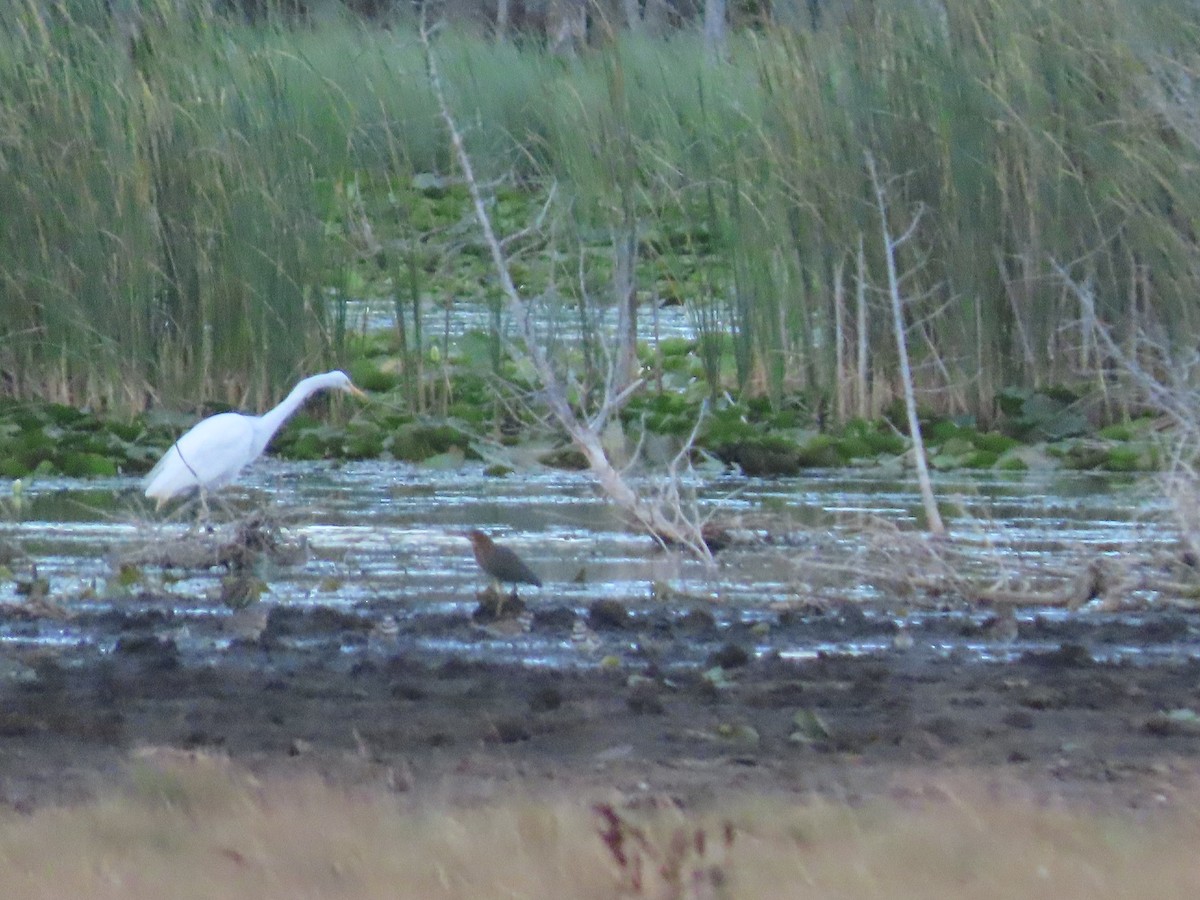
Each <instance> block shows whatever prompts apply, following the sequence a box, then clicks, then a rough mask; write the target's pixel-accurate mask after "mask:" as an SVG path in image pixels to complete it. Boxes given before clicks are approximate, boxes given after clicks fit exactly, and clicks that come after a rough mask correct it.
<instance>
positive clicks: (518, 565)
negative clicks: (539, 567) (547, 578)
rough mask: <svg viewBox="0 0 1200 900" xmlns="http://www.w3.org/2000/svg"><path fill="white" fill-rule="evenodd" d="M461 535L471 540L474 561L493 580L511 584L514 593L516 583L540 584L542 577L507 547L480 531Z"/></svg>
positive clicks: (539, 585)
mask: <svg viewBox="0 0 1200 900" xmlns="http://www.w3.org/2000/svg"><path fill="white" fill-rule="evenodd" d="M463 537H465V538H467V540H469V541H470V542H471V549H473V550H474V551H475V562H477V563H479V568H481V569H483V571H484V572H486V573H487V575H488V576H489V577H491V578H492V579H494V580H495V581H499V582H501V583H502V584H503V583H506V582H507V583H508V584H511V585H513V593H514V594H515V593H516V592H517V590H516V586H517V585H518V584H533V585H536V586H537V587H541V586H542V579H540V578H538V577H537V574H536V573H535V572H534V571H533V569H531V568H529V566H527V565H525V561H524V560H522V559H521V557H519V556H517V554H515V553H513V551H511V550H509V549H508V548H507V547H502V546H501V545H500V544H497V543H496V542H495V541H493V540H492V539H491V538H490V537H488V536H487V535H486V534H484V533H483V532H482V531H479V530H472V531H468V532H466V533H465V534H464V535H463Z"/></svg>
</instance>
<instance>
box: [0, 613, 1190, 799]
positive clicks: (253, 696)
mask: <svg viewBox="0 0 1200 900" xmlns="http://www.w3.org/2000/svg"><path fill="white" fill-rule="evenodd" d="M142 600H143V602H142V604H141V606H140V607H139V608H138V609H137V610H136V611H130V612H128V613H124V612H120V611H114V610H112V609H107V610H105V611H103V612H102V613H96V614H93V615H92V616H91V618H90V619H89V616H88V614H87V613H86V612H81V613H79V614H77V615H76V616H75V617H74V620H73V625H74V626H75V627H76V628H86V630H87V631H88V632H89V633H91V634H93V635H95V636H97V637H96V638H95V639H94V640H91V641H88V642H80V643H78V644H73V645H70V646H65V647H64V646H46V647H40V648H39V647H33V648H30V647H29V646H25V647H22V648H20V649H15V648H13V647H12V646H9V647H7V648H3V647H0V656H3V657H4V659H5V661H6V665H7V670H6V671H7V674H6V676H5V678H4V680H3V681H2V682H0V804H2V805H5V806H8V807H10V808H16V809H31V808H34V807H36V806H38V805H41V804H45V803H50V802H59V801H64V800H72V799H78V798H83V797H87V796H90V795H92V794H94V793H95V792H96V791H98V790H100V789H102V788H103V787H105V786H108V785H111V784H113V783H119V782H120V781H121V779H123V778H127V777H129V772H130V765H129V762H130V759H131V758H133V757H135V756H136V754H137V753H138V751H139V750H141V749H142V748H146V747H162V746H168V747H173V748H180V749H184V750H199V751H204V752H215V753H221V754H228V755H229V756H230V757H232V758H233V759H235V760H236V761H238V762H240V763H243V764H245V765H247V766H249V767H250V768H251V769H253V770H256V771H264V772H266V771H271V772H276V771H293V770H295V771H313V770H316V771H319V772H322V773H324V774H325V775H327V776H328V777H329V778H330V779H332V780H334V781H336V782H338V783H351V784H364V783H369V784H378V785H383V786H385V787H386V789H388V790H395V791H398V792H419V791H422V790H428V789H435V790H439V791H444V790H446V789H447V788H449V789H450V790H452V791H455V792H463V793H465V794H467V795H470V794H472V793H478V792H484V793H486V792H487V791H489V790H491V788H492V787H493V786H495V785H498V784H511V783H514V782H517V783H521V784H529V785H532V786H535V787H537V788H539V789H540V788H548V789H558V788H564V789H567V790H573V789H576V788H581V787H601V786H612V787H614V788H617V789H620V790H627V791H639V790H650V791H658V792H666V793H668V794H671V795H674V796H677V797H679V798H681V799H682V800H686V801H689V802H703V801H704V800H706V799H711V798H714V797H716V796H719V795H720V794H721V793H722V792H723V791H726V790H733V789H747V790H761V791H771V792H784V793H789V794H797V795H807V794H811V793H813V792H817V793H828V794H833V795H836V796H838V797H850V798H854V797H857V796H862V795H869V794H871V793H872V792H874V791H878V790H882V789H884V788H885V787H886V786H887V785H888V784H889V783H890V782H891V781H892V780H893V779H894V777H895V776H896V775H897V774H899V773H901V772H904V771H908V770H911V769H914V768H917V769H925V770H929V769H932V770H935V771H936V770H939V769H948V768H968V769H979V770H983V771H986V772H991V773H996V774H998V775H1004V776H1008V777H1011V778H1013V779H1015V780H1017V781H1022V782H1025V783H1028V784H1031V785H1034V786H1035V787H1036V786H1044V787H1045V790H1046V791H1047V792H1048V793H1052V794H1055V795H1060V794H1066V795H1078V796H1080V797H1082V798H1085V799H1087V798H1094V797H1103V798H1108V800H1109V801H1111V800H1112V799H1114V798H1115V800H1116V801H1117V802H1119V803H1120V804H1122V805H1134V806H1142V805H1160V804H1169V803H1170V802H1171V794H1172V790H1173V788H1174V787H1175V786H1177V785H1180V784H1183V783H1184V782H1186V781H1188V780H1189V779H1191V778H1192V777H1194V776H1195V774H1196V773H1197V772H1198V771H1200V766H1198V765H1197V764H1198V763H1200V719H1197V718H1196V716H1195V715H1193V714H1192V712H1191V711H1194V710H1200V661H1197V658H1196V656H1197V653H1198V652H1200V641H1198V640H1197V634H1198V629H1200V617H1198V616H1195V615H1192V614H1185V613H1174V612H1172V613H1161V614H1146V615H1142V616H1139V617H1137V618H1126V619H1119V620H1118V619H1113V618H1105V617H1103V616H1098V615H1090V614H1087V613H1078V614H1072V615H1066V616H1060V617H1057V618H1051V617H1049V616H1045V617H1039V616H1037V615H1034V614H1022V616H1020V617H1019V618H1018V619H1017V627H1016V629H1015V631H1016V633H1015V635H1014V634H1013V633H1012V629H1011V628H1010V629H1009V630H1008V631H1007V632H1005V630H1004V629H1003V628H999V629H998V628H996V624H997V623H996V622H994V621H991V620H989V619H988V617H986V616H981V615H978V614H975V613H972V612H961V613H955V612H950V613H945V614H939V615H928V616H925V617H923V618H920V619H914V620H912V621H911V622H910V623H909V624H908V626H907V627H906V628H904V629H903V630H901V629H899V628H898V627H897V625H896V623H895V621H894V620H893V619H891V618H889V617H887V616H881V615H870V614H866V613H864V612H863V611H861V610H860V609H859V608H857V607H853V606H848V607H844V608H841V609H837V608H835V609H784V610H774V611H770V612H762V613H760V614H758V615H757V616H756V617H755V618H754V619H743V618H741V617H739V616H738V615H737V614H734V613H723V612H722V611H721V610H720V609H718V608H715V607H712V608H710V607H706V606H687V607H683V606H680V607H675V608H670V609H665V610H664V609H659V608H655V607H649V606H648V607H646V608H642V609H630V608H626V607H623V606H622V605H621V604H616V603H613V602H605V603H598V604H595V605H593V607H592V608H591V609H579V610H577V609H572V608H568V607H564V606H559V605H555V604H554V603H553V602H546V601H541V600H538V599H534V598H530V599H528V600H527V601H526V602H524V603H519V602H512V603H502V604H499V608H498V609H497V606H496V604H494V603H492V604H481V607H480V609H478V610H476V611H475V614H474V615H472V614H470V613H464V614H458V613H445V612H442V613H437V614H433V613H431V614H427V615H411V616H406V617H402V618H400V619H397V618H396V617H394V616H391V615H381V614H374V613H371V612H370V611H362V612H357V611H346V610H344V609H339V608H333V607H310V608H307V609H295V608H289V607H285V606H277V607H272V608H270V609H269V610H268V609H266V608H256V607H257V606H260V605H252V606H251V607H250V608H249V610H247V611H246V612H244V613H239V614H237V615H236V616H225V617H213V616H210V617H208V618H206V619H196V618H190V617H187V616H184V615H182V614H180V613H177V612H175V611H173V610H174V608H173V606H172V604H171V602H170V601H169V599H163V600H162V602H161V608H156V607H155V601H154V598H142ZM5 615H6V616H7V617H8V619H9V621H8V622H7V623H6V627H7V628H8V630H9V631H10V632H19V631H20V628H21V623H19V622H15V621H13V616H14V615H15V612H14V610H12V609H11V608H10V609H9V610H8V612H7V613H6V614H5ZM26 615H28V616H29V618H30V621H29V623H28V628H29V629H31V630H36V629H38V628H43V629H44V628H45V622H39V620H38V615H37V613H36V611H35V612H27V613H26ZM206 628H207V629H211V630H212V631H213V634H211V635H200V634H198V632H201V631H203V630H204V629H206ZM201 637H203V638H204V639H203V640H201V639H200V638H201ZM503 647H508V648H513V652H512V653H510V654H509V655H508V657H504V656H503V655H502V654H500V653H499V652H497V648H503ZM523 647H524V648H527V650H528V651H529V652H523V651H522V649H521V648H523ZM830 647H834V648H838V647H840V648H842V649H840V650H838V649H833V650H831V649H828V648H830ZM547 648H550V649H552V650H554V653H553V654H546V653H544V652H543V651H545V650H547ZM823 648H824V649H823ZM854 648H857V649H854ZM535 649H536V650H537V652H536V653H535V652H533V650H535ZM1143 651H1144V652H1143Z"/></svg>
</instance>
